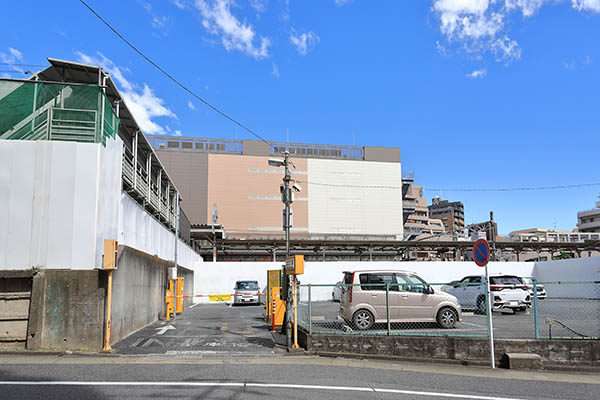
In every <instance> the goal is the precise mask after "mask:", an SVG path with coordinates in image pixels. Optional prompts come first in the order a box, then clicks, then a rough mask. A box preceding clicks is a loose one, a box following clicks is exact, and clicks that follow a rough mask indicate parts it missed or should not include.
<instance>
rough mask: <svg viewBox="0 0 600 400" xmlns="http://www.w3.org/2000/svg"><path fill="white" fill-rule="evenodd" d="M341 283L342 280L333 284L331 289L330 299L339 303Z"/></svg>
mask: <svg viewBox="0 0 600 400" xmlns="http://www.w3.org/2000/svg"><path fill="white" fill-rule="evenodd" d="M341 284H342V281H339V282H338V283H336V284H335V286H334V287H333V289H331V301H333V302H338V303H339V302H340V300H341V299H342V287H341V286H339V285H341Z"/></svg>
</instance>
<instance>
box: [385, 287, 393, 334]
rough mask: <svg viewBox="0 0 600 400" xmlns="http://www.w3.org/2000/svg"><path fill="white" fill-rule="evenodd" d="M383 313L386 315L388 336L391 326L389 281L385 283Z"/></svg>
mask: <svg viewBox="0 0 600 400" xmlns="http://www.w3.org/2000/svg"><path fill="white" fill-rule="evenodd" d="M385 313H386V315H387V334H388V336H390V334H391V330H392V327H391V326H390V283H389V282H386V284H385Z"/></svg>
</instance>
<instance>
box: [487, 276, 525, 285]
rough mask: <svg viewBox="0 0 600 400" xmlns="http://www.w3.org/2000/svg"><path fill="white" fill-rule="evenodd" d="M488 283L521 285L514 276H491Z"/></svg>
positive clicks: (518, 279) (519, 280)
mask: <svg viewBox="0 0 600 400" xmlns="http://www.w3.org/2000/svg"><path fill="white" fill-rule="evenodd" d="M490 283H491V284H494V285H522V284H523V282H521V279H520V278H519V277H516V276H492V277H490Z"/></svg>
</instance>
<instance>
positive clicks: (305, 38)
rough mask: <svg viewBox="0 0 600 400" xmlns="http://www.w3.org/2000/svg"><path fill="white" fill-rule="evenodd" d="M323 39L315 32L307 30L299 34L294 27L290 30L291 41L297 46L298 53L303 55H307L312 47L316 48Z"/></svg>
mask: <svg viewBox="0 0 600 400" xmlns="http://www.w3.org/2000/svg"><path fill="white" fill-rule="evenodd" d="M320 40H321V39H320V38H319V36H317V34H316V33H314V32H305V33H303V34H301V35H298V34H297V33H296V31H295V30H294V29H292V31H291V32H290V42H292V44H293V45H294V46H296V50H298V53H300V54H302V55H303V56H305V55H307V54H308V53H309V52H310V51H311V50H312V49H314V48H315V47H316V46H317V44H319V41H320Z"/></svg>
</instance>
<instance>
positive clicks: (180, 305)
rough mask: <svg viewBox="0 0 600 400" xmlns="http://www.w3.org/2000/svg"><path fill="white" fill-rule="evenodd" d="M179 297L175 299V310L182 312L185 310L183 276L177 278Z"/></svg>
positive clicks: (178, 312)
mask: <svg viewBox="0 0 600 400" xmlns="http://www.w3.org/2000/svg"><path fill="white" fill-rule="evenodd" d="M176 292H177V298H176V299H175V300H176V301H175V312H176V313H177V314H181V313H182V312H183V278H182V277H179V278H177V290H176Z"/></svg>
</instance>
